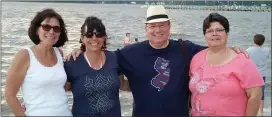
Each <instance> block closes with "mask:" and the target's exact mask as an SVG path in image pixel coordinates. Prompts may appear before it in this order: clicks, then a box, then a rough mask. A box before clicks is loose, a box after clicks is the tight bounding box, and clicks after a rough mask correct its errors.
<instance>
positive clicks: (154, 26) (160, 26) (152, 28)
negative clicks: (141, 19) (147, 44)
mask: <svg viewBox="0 0 272 117" xmlns="http://www.w3.org/2000/svg"><path fill="white" fill-rule="evenodd" d="M166 26H167V25H166V24H163V25H147V26H146V28H148V29H150V30H154V29H156V28H157V27H158V28H159V29H164V28H165V27H166Z"/></svg>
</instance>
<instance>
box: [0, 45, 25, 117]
mask: <svg viewBox="0 0 272 117" xmlns="http://www.w3.org/2000/svg"><path fill="white" fill-rule="evenodd" d="M29 61H30V59H29V55H28V52H27V50H25V49H24V50H20V51H19V52H18V53H17V54H16V55H15V57H14V59H13V61H12V63H11V65H10V68H9V70H8V72H7V79H6V87H5V96H6V101H7V103H8V106H9V107H10V109H11V110H12V112H13V114H14V115H15V116H25V113H24V110H23V108H22V106H21V103H20V101H19V100H18V98H17V97H16V95H17V93H18V91H19V89H20V87H21V85H22V83H23V81H24V78H25V75H26V72H27V69H28V66H29Z"/></svg>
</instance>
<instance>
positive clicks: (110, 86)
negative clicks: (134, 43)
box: [64, 51, 121, 117]
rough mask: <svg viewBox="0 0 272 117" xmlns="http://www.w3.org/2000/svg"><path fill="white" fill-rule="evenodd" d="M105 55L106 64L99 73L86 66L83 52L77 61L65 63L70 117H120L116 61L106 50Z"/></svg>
mask: <svg viewBox="0 0 272 117" xmlns="http://www.w3.org/2000/svg"><path fill="white" fill-rule="evenodd" d="M105 55H106V62H105V64H104V66H103V67H102V68H101V69H100V70H95V69H92V68H91V67H89V64H88V63H87V61H86V59H85V57H84V54H83V53H82V54H80V55H79V57H78V58H77V59H76V61H74V60H70V61H69V62H65V64H64V68H65V71H66V74H67V81H68V82H71V85H72V93H73V98H74V103H73V107H72V113H73V116H114V117H120V116H121V107H120V101H119V88H120V79H119V75H118V69H119V68H118V63H117V58H116V55H115V54H114V53H113V52H110V51H105Z"/></svg>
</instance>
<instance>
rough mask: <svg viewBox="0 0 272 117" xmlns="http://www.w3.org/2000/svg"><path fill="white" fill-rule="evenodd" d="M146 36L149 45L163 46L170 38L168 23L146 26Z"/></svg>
mask: <svg viewBox="0 0 272 117" xmlns="http://www.w3.org/2000/svg"><path fill="white" fill-rule="evenodd" d="M146 36H147V38H148V40H149V42H150V43H151V44H154V45H163V44H165V43H167V40H168V39H169V36H170V25H169V23H168V21H166V22H157V23H149V24H146Z"/></svg>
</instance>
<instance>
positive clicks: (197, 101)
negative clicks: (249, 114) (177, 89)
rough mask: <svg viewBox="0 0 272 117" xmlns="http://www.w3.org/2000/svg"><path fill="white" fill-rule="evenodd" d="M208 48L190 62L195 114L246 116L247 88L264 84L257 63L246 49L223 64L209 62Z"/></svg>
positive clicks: (192, 100)
mask: <svg viewBox="0 0 272 117" xmlns="http://www.w3.org/2000/svg"><path fill="white" fill-rule="evenodd" d="M207 51H208V49H205V50H203V51H201V52H199V53H198V54H196V55H195V56H194V57H193V59H192V61H191V65H190V77H191V79H190V83H189V87H190V91H191V92H192V97H191V104H192V115H193V116H245V113H246V105H247V100H248V98H247V95H246V91H245V89H246V88H251V87H258V86H262V85H264V81H263V79H262V76H261V74H260V73H259V71H258V69H257V66H256V65H255V64H254V63H253V61H252V60H251V59H248V58H246V56H245V55H244V54H243V53H240V54H237V56H236V57H235V58H234V59H233V60H231V61H230V62H229V63H227V64H225V65H222V66H210V65H209V64H207V62H206V53H207Z"/></svg>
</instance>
